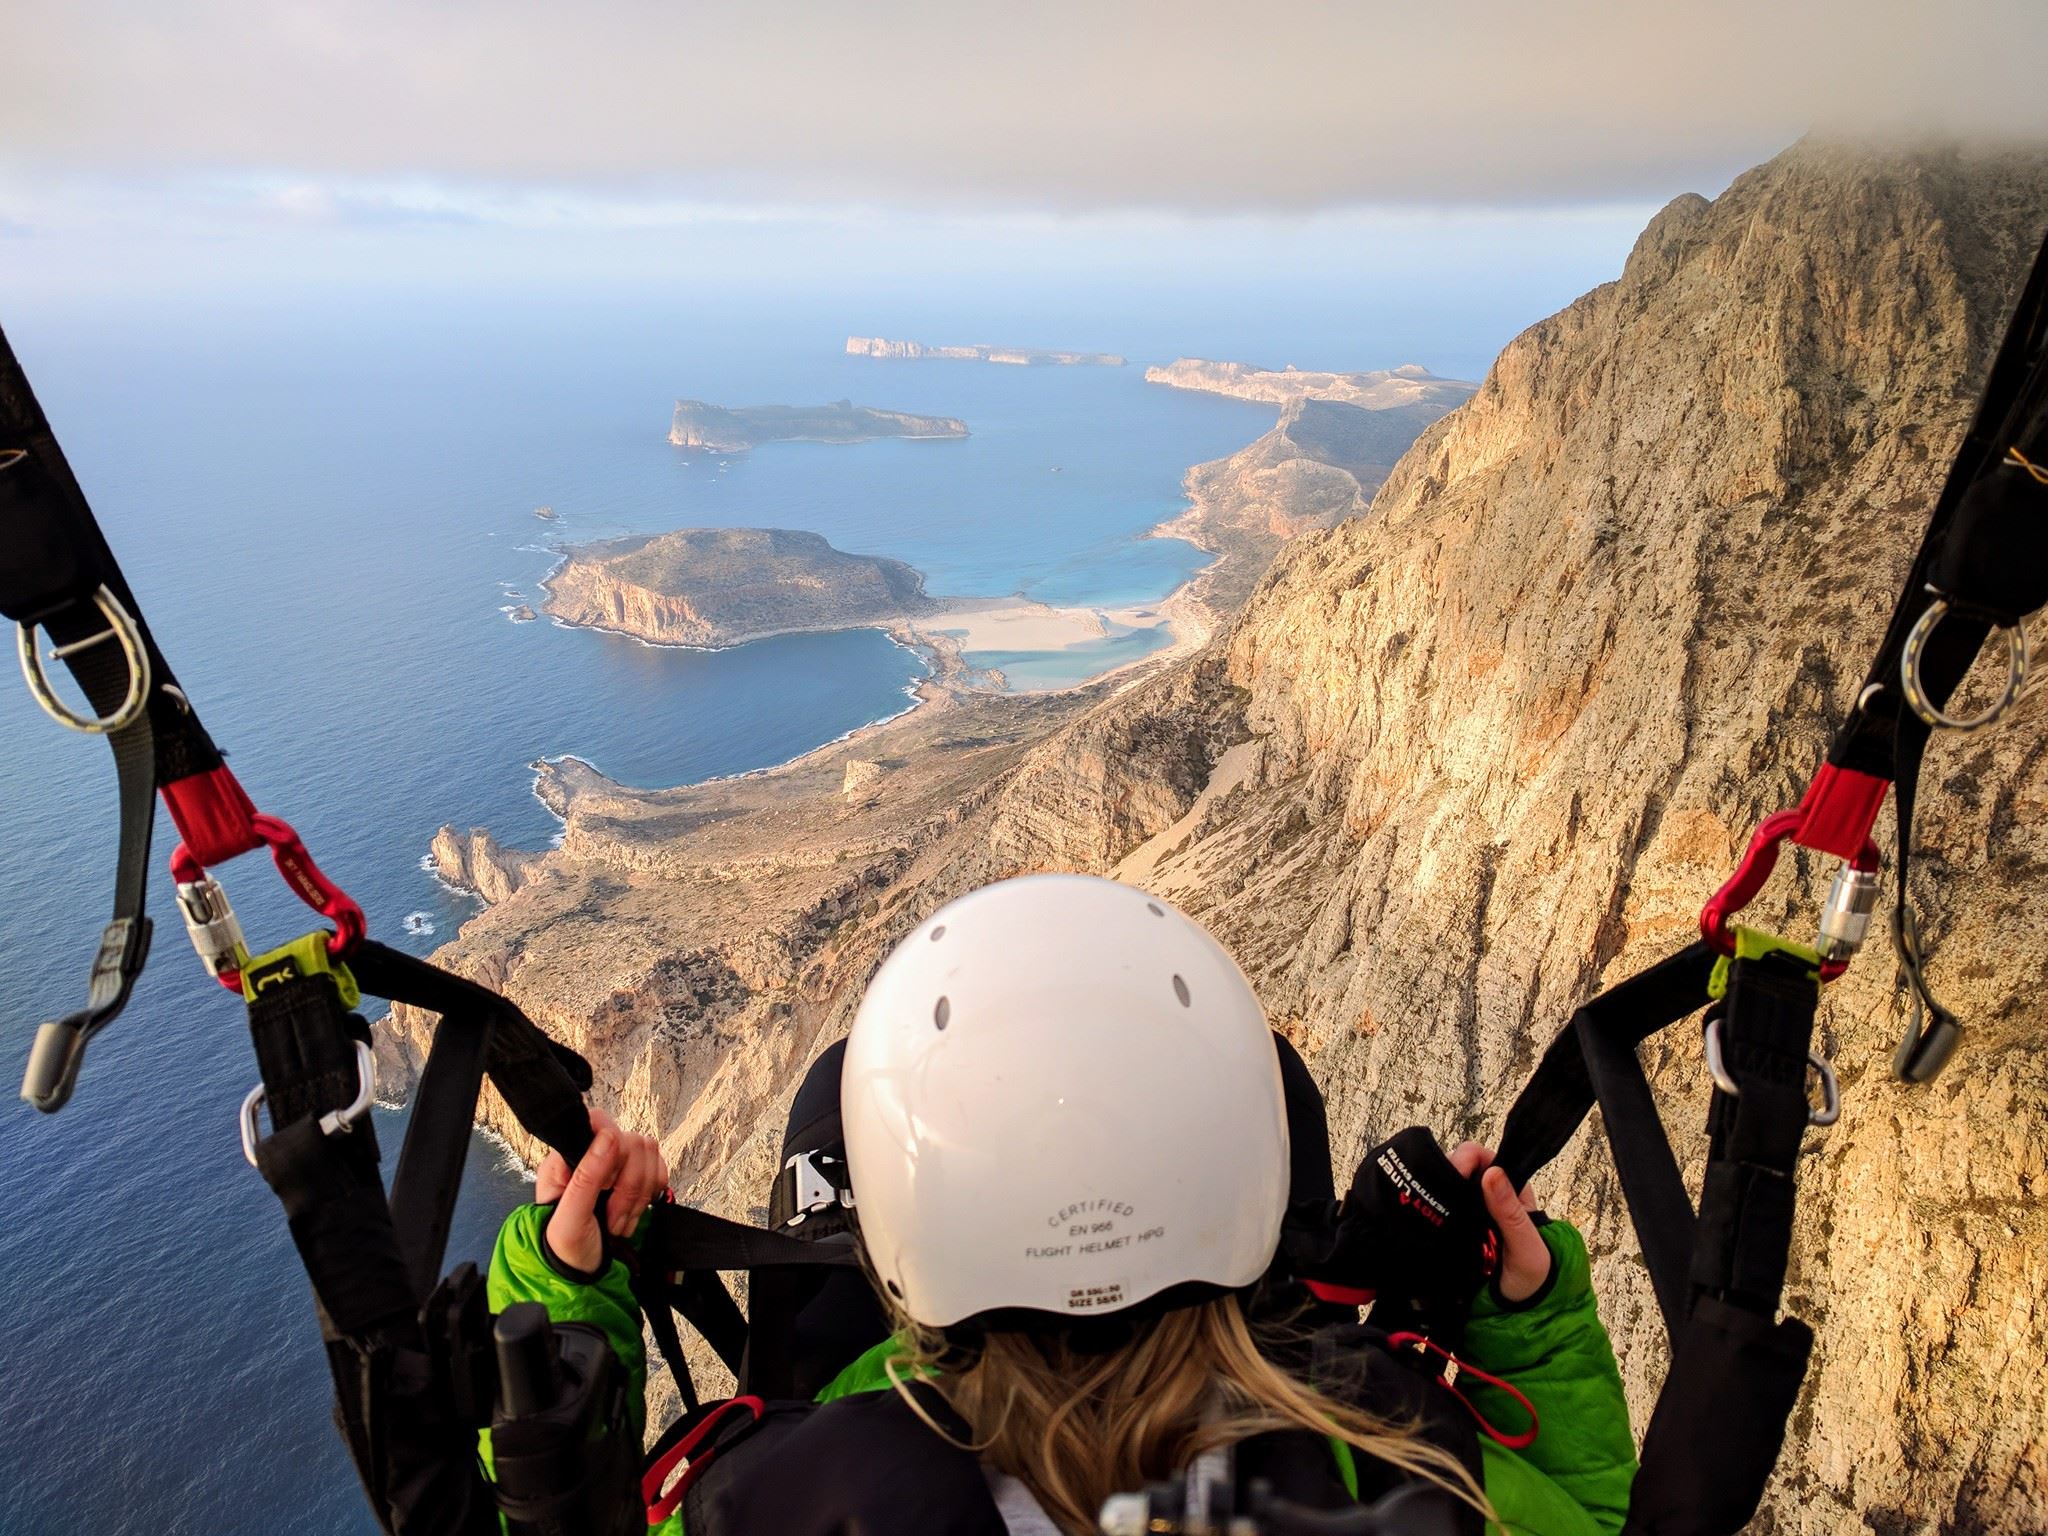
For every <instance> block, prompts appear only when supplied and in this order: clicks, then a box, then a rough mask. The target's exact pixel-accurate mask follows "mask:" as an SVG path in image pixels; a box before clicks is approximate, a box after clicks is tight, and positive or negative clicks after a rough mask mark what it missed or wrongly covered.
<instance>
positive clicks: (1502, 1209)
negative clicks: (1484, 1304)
mask: <svg viewBox="0 0 2048 1536" xmlns="http://www.w3.org/2000/svg"><path fill="white" fill-rule="evenodd" d="M1451 1166H1452V1167H1453V1168H1455V1169H1457V1170H1458V1172H1459V1173H1461V1174H1463V1175H1464V1176H1465V1177H1466V1178H1468V1179H1469V1178H1471V1177H1472V1176H1473V1175H1474V1174H1479V1175H1480V1178H1479V1193H1480V1194H1481V1195H1482V1196H1483V1197H1484V1198H1485V1200H1486V1213H1487V1214H1488V1215H1489V1216H1491V1217H1492V1218H1493V1224H1494V1225H1495V1226H1497V1227H1499V1228H1500V1237H1501V1256H1500V1275H1499V1277H1498V1278H1497V1279H1496V1280H1495V1282H1494V1283H1495V1285H1497V1286H1498V1287H1499V1289H1500V1294H1501V1299H1502V1300H1503V1301H1527V1300H1528V1299H1529V1298H1530V1297H1531V1296H1534V1295H1535V1294H1536V1293H1537V1291H1539V1290H1541V1289H1542V1288H1543V1282H1544V1281H1546V1280H1548V1279H1549V1278H1550V1245H1549V1244H1548V1243H1546V1242H1544V1241H1543V1234H1542V1233H1541V1232H1539V1231H1537V1230H1536V1223H1535V1222H1533V1221H1531V1220H1530V1219H1529V1213H1530V1212H1531V1211H1533V1210H1535V1209H1536V1197H1535V1196H1534V1195H1532V1194H1530V1193H1529V1191H1528V1190H1526V1189H1525V1190H1523V1191H1522V1192H1521V1193H1520V1194H1519V1195H1518V1194H1516V1193H1515V1186H1514V1183H1513V1181H1512V1180H1510V1179H1509V1178H1508V1176H1507V1174H1505V1173H1504V1172H1502V1171H1501V1170H1500V1169H1498V1168H1496V1167H1494V1166H1493V1152H1492V1149H1490V1148H1488V1147H1482V1146H1481V1145H1480V1144H1479V1143H1478V1142H1476V1141H1467V1142H1462V1143H1460V1144H1459V1146H1458V1149H1457V1150H1456V1151H1455V1152H1453V1153H1452V1154H1451ZM1482 1169H1483V1170H1484V1172H1483V1173H1482V1172H1481V1170H1482Z"/></svg>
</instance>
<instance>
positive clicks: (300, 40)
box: [0, 0, 2048, 372]
mask: <svg viewBox="0 0 2048 1536" xmlns="http://www.w3.org/2000/svg"><path fill="white" fill-rule="evenodd" d="M1992 39H1995V40H1996V45H1995V46H1987V41H1988V40H1992ZM8 47H9V53H10V89H9V91H8V92H7V93H6V94H5V95H4V96H0V285H4V288H5V291H6V292H7V294H8V307H7V313H8V316H9V317H10V318H11V319H12V320H14V321H16V322H24V323H26V324H28V325H30V326H31V327H32V326H33V325H35V324H36V323H38V321H39V319H40V318H41V317H43V316H55V315H68V316H70V317H72V318H73V319H77V318H80V317H88V318H89V317H92V316H96V315H101V314H105V313H111V312H112V311H115V310H125V311H133V310H135V309H138V308H143V309H147V308H150V307H152V306H162V305H166V304H169V305H177V306H189V305H199V306H201V307H204V308H208V309H217V310H221V311H223V312H230V311H232V312H244V311H249V312H254V311H262V310H264V309H265V308H266V307H267V308H268V309H271V310H275V309H278V308H280V307H283V308H287V309H295V308H303V307H305V306H307V305H312V306H314V307H316V308H317V307H319V306H321V305H346V304H354V303H357V302H358V301H364V302H372V303H382V302H387V301H396V300H411V299H418V300H420V301H423V302H429V303H447V304H457V305H463V304H484V305H488V304H493V303H495V304H500V305H502V304H504V303H507V302H519V303H524V304H533V303H537V302H547V303H570V304H578V303H591V302H596V301H598V300H599V299H602V298H607V297H608V298H610V299H614V300H616V301H617V302H618V303H619V304H621V305H633V304H639V305H645V304H648V303H650V302H652V300H653V299H654V297H655V296H657V295H660V294H662V293H664V292H682V291H694V292H697V293H699V294H720V295H730V296H733V297H734V298H736V299H738V300H742V301H748V302H751V301H753V300H758V299H765V298H769V297H775V296H780V295H787V294H794V293H801V294H802V295H803V296H804V297H805V298H807V299H809V300H813V301H815V302H816V304H817V305H818V307H819V309H820V313H821V323H823V321H822V316H823V315H824V314H825V313H827V312H830V313H832V314H834V315H835V316H837V322H836V323H839V324H843V326H844V327H846V328H856V329H885V328H888V327H890V326H892V325H895V324H897V323H899V317H900V322H901V323H916V322H918V321H919V320H920V317H922V316H925V315H927V314H929V315H931V316H932V317H933V318H932V322H931V323H936V324H943V323H945V316H946V314H947V313H948V310H949V306H950V308H951V310H957V311H958V312H959V313H960V314H961V315H962V316H963V321H962V323H966V320H967V318H969V317H971V316H972V315H974V314H977V313H985V312H988V311H989V310H991V309H992V308H993V307H995V305H996V304H997V303H998V302H1000V301H1002V300H1005V299H1009V300H1014V302H1015V304H1016V305H1017V306H1018V307H1020V308H1022V309H1024V310H1025V311H1026V312H1032V313H1043V314H1044V315H1045V316H1046V317H1047V319H1046V329H1045V330H1044V331H1043V332H1041V333H1038V334H1030V335H982V334H953V333H948V334H944V335H935V336H931V337H928V338H925V339H930V340H936V341H969V340H972V341H994V342H1005V343H1018V344H1038V345H1056V346H1079V347H1102V348H1111V349H1118V350H1128V351H1131V352H1132V353H1133V354H1134V355H1139V354H1142V353H1144V352H1145V351H1146V350H1147V341H1146V338H1145V337H1144V336H1142V335H1131V334H1126V333H1124V332H1123V331H1120V330H1118V329H1117V325H1118V322H1119V319H1120V317H1122V316H1124V315H1126V314H1128V313H1130V312H1131V311H1132V310H1133V309H1134V308H1147V309H1149V310H1151V311H1152V312H1154V313H1160V312H1163V311H1164V309H1165V308H1166V307H1168V306H1170V305H1173V304H1179V305H1180V306H1181V307H1182V308H1183V309H1184V310H1185V311H1186V312H1187V313H1189V314H1191V315H1193V314H1198V313H1201V312H1204V311H1206V312H1210V313H1213V314H1215V315H1217V316H1219V317H1227V316H1232V315H1254V314H1256V313H1259V312H1262V311H1263V310H1265V309H1266V308H1268V307H1269V306H1276V307H1277V308H1278V309H1280V310H1283V311H1285V310H1287V309H1288V308H1289V306H1292V307H1293V309H1294V310H1295V311H1298V312H1299V313H1300V315H1307V314H1309V313H1312V312H1314V310H1315V308H1316V306H1317V305H1318V304H1320V303H1322V302H1323V300H1322V299H1321V298H1319V297H1318V295H1325V294H1329V295H1336V294H1344V293H1349V294H1354V295H1370V296H1371V304H1372V306H1373V311H1374V313H1375V315H1379V316H1382V317H1384V318H1383V320H1375V321H1374V322H1373V324H1374V325H1380V324H1382V323H1386V324H1393V325H1394V327H1395V329H1396V331H1397V332H1398V331H1400V330H1401V329H1402V328H1403V327H1402V322H1403V321H1404V320H1412V321H1413V322H1414V323H1413V324H1412V326H1408V327H1407V329H1408V330H1411V331H1412V332H1413V333H1414V334H1417V335H1421V336H1441V338H1442V342H1441V346H1440V349H1439V351H1438V352H1437V353H1436V354H1435V355H1432V356H1422V355H1419V354H1416V353H1414V352H1413V351H1412V349H1410V350H1406V351H1404V350H1402V349H1401V346H1400V342H1401V340H1402V338H1401V336H1400V335H1396V336H1393V337H1390V338H1389V342H1388V345H1390V346H1393V347H1394V348H1395V350H1393V351H1387V352H1380V353H1377V354H1375V355H1373V356H1368V357H1360V356H1355V355H1352V354H1351V353H1350V352H1348V351H1346V352H1342V353H1338V354H1336V355H1333V354H1332V352H1324V353H1322V354H1320V355H1315V356H1301V357H1298V358H1287V357H1276V356H1262V357H1260V358H1257V359H1255V360H1259V361H1266V362H1271V363H1276V364H1277V363H1280V362H1284V361H1300V362H1302V363H1303V364H1304V365H1305V366H1325V367H1330V366H1361V367H1362V366H1376V365H1385V364H1389V363H1394V362H1400V361H1405V360H1409V359H1410V358H1411V357H1412V358H1414V360H1419V361H1423V362H1426V363H1429V364H1430V365H1431V366H1434V367H1436V368H1438V369H1439V371H1450V372H1473V371H1475V370H1476V369H1477V368H1480V367H1483V366H1484V362H1485V360H1486V359H1487V358H1488V357H1490V356H1491V354H1492V351H1493V350H1494V349H1495V348H1497V347H1498V346H1499V345H1500V344H1501V342H1503V341H1505V340H1506V338H1507V337H1508V336H1509V335H1511V334H1513V332H1514V331H1515V330H1517V329H1519V328H1520V325H1522V324H1525V323H1527V322H1528V321H1530V320H1533V319H1535V318H1536V317H1538V316H1539V315H1541V314H1544V313H1547V312H1548V311H1549V310H1551V309H1553V308H1555V307H1556V306H1557V305H1559V304H1561V303H1564V302H1566V301H1568V300H1569V299H1570V298H1572V297H1573V296H1575V295H1576V294H1577V293H1579V292H1581V291H1583V290H1584V289H1585V288H1587V287H1590V286H1592V285H1593V284H1595V283H1597V282H1600V281H1603V280H1605V279H1606V278H1608V277H1611V276H1613V275H1614V273H1615V272H1616V271H1617V270H1618V269H1619V264H1620V261H1621V259H1622V257H1623V256H1624V255H1625V254H1626V252H1627V250H1628V248H1629V245H1630V244H1631V243H1632V241H1633V239H1634V237H1635V235H1636V233H1637V232H1638V231H1639V230H1640V229H1641V227H1642V225H1643V224H1644V222H1645V221H1646V220H1647V219H1648V218H1649V216H1650V215H1651V214H1652V213H1653V212H1654V211H1655V210H1656V209H1657V208H1658V207H1660V206H1661V205H1663V204H1664V203H1665V202H1667V201H1668V200H1669V199H1670V198H1672V197H1673V196H1676V195H1678V194H1679V193H1682V192H1701V193H1705V194H1707V195H1710V196H1711V195H1713V194H1715V193H1717V192H1719V191H1720V190H1721V189H1722V188H1723V187H1725V185H1726V184H1727V182H1728V181H1729V180H1730V179H1731V178H1732V177H1733V176H1734V175H1735V174H1737V173H1738V172H1740V171H1741V170H1742V169H1744V168H1745V167H1747V166H1749V165H1751V164H1754V163H1756V162H1758V161H1760V160H1763V159H1766V158H1768V157H1769V156H1770V155H1772V154H1774V153H1776V152H1777V151H1779V150H1780V149H1782V148H1783V147H1784V146H1785V145H1786V144H1788V143H1790V142H1792V141H1793V140H1795V139H1797V138H1799V137H1800V136H1802V135H1804V134H1806V133H1809V132H1818V133H1822V134H1826V135H1859V136H1869V135H1880V136H1886V137H1893V138H1896V137H1898V136H1901V135H1913V136H1923V135H1967V136H1971V137H1974V138H1984V137H1993V138H1999V139H2009V140H2032V141H2048V93H2043V92H2041V91H2040V90H2039V89H2038V79H2039V66H2040V64H2041V62H2042V61H2043V59H2044V58H2048V7H2043V6H2040V5H2038V4H2031V3H2024V0H1962V3H1959V4H1949V5H1936V4H1933V3H1921V0H1862V3H1855V0H1811V3H1805V4H1798V5H1791V6H1785V5H1776V4H1769V3H1766V0H1732V3H1726V4H1715V5H1709V4H1705V3H1690V4H1686V5H1682V6H1675V7H1660V8H1656V9H1654V11H1653V10H1650V9H1648V8H1643V9H1625V8H1621V7H1616V6H1611V5H1600V4H1594V3H1589V0H1565V3H1559V4H1552V5H1546V6H1541V7H1530V6H1527V5H1521V6H1517V5H1513V4H1509V3H1505V0H1475V3H1471V4H1467V5H1465V6H1463V7H1460V8H1459V9H1458V10H1457V11H1456V12H1455V13H1445V12H1440V11H1439V12H1420V11H1395V10H1392V9H1388V8H1384V7H1369V6H1337V5H1293V6H1284V7H1277V8H1276V7H1260V8H1252V7H1249V6H1243V5H1231V4H1223V3H1216V0H1200V3H1190V4H1173V5H1167V4H1155V3H1134V4H1127V5H1123V6H1118V7H1101V6H1093V5H1085V4H1080V3H1077V0H1054V3H1050V4H1047V5H1043V6H1037V7H1032V8H1030V9H1029V10H1028V11H1024V10H1018V9H1015V8H1006V7H997V6H989V5H968V6H953V7H948V8H943V9H942V8H939V7H935V6H930V5H924V4H916V3H908V0H893V3H880V4H877V5H872V6H868V7H863V8H862V9H861V10H860V11H859V12H858V13H855V12H850V11H845V10H837V9H834V10H828V9H825V8H811V7H791V6H758V7H750V8H741V9H739V10H734V9H732V8H722V7H715V6H710V5H703V4H668V5H656V4H653V3H649V0H600V3H595V4H591V5H584V6H578V7H576V8H574V10H573V11H570V10H563V9H559V8H548V7H540V6H525V5H521V6H504V7H493V8H489V9H484V8H454V7H439V6H425V7H423V6H416V5H405V4H401V3H399V0H362V3H353V4H342V3H340V0H309V3H303V4H295V5H291V6H274V5H265V4H257V3H253V0H199V3H195V4H193V5H189V6H182V7H180V8H179V10H178V12H177V14H176V16H175V17H171V16H169V15H167V14H166V13H164V12H162V11H161V9H160V8H158V7H155V6H151V5H147V4H144V3H142V0H79V3H72V4H65V5H62V6H58V5H51V4H30V5H28V6H27V7H26V8H25V9H24V11H23V13H22V14H21V15H20V16H19V18H18V21H17V24H16V25H15V26H14V27H12V28H11V30H10V35H9V39H8ZM1283 289H1287V290H1291V291H1288V292H1283V291H1282V290H1283ZM1361 302H1362V301H1361ZM1431 311H1435V312H1436V313H1437V314H1438V315H1439V316H1440V319H1433V318H1431V315H1430V312H1431ZM1300 329H1301V326H1300V325H1299V324H1298V323H1297V322H1296V320H1289V321H1288V322H1287V323H1286V324H1284V325H1282V326H1281V327H1280V328H1279V331H1278V332H1277V333H1276V334H1277V335H1279V336H1282V337H1288V336H1292V335H1293V334H1294V333H1295V332H1296V331H1297V330H1300ZM1338 329H1339V330H1341V329H1342V326H1341V324H1340V325H1339V326H1338ZM1211 334H1214V335H1215V336H1216V337H1217V344H1218V345H1222V344H1224V343H1226V342H1228V341H1229V339H1230V338H1231V336H1232V335H1233V334H1234V332H1233V331H1231V330H1230V329H1229V328H1228V327H1222V328H1211V329H1209V330H1203V329H1201V328H1199V327H1196V328H1191V329H1190V330H1189V332H1188V335H1189V337H1190V338H1191V339H1193V340H1199V339H1200V338H1201V337H1204V336H1208V335H1211ZM1159 338H1160V344H1161V346H1164V347H1166V348H1167V349H1168V350H1176V349H1177V346H1176V345H1175V344H1174V343H1175V338H1174V337H1172V336H1170V335H1169V334H1168V333H1167V331H1166V330H1165V329H1164V328H1161V329H1160V330H1159ZM1253 339H1254V340H1256V335H1255V334H1254V337H1253ZM1180 344H1186V343H1180ZM1274 344H1275V345H1277V344H1279V343H1278V342H1275V343H1274ZM1333 350H1334V349H1333Z"/></svg>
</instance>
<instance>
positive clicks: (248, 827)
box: [159, 763, 263, 869]
mask: <svg viewBox="0 0 2048 1536" xmlns="http://www.w3.org/2000/svg"><path fill="white" fill-rule="evenodd" d="M159 792H160V793H161V794H162V795H163V797H164V808H165V809H166V810H168V811H169V812H170V813H171V822H172V824H173V825H174V826H176V827H177V829H178V836H179V838H180V839H182V840H183V842H184V845H185V846H186V847H187V848H189V849H191V850H192V857H193V858H195V859H197V860H198V861H199V864H200V867H201V868H202V869H203V868H204V867H205V866H207V865H209V864H225V863H227V861H228V860H229V859H232V858H234V857H235V856H236V855H237V854H242V853H247V852H248V851H249V850H250V849H252V848H254V847H256V846H257V845H258V844H260V843H261V842H262V841H263V839H262V838H260V837H258V836H257V835H256V829H255V827H254V826H253V825H252V823H253V822H254V821H255V819H256V806H255V803H254V802H253V801H251V800H250V798H249V794H248V791H247V790H245V789H243V788H242V785H241V781H240V780H238V779H237V778H236V777H235V775H234V773H233V771H232V770H231V769H229V767H228V765H227V764H226V763H222V764H221V765H220V766H219V767H217V768H211V769H208V770H207V771H206V772H205V773H194V774H189V775H187V776H186V777H185V778H182V779H173V780H172V781H171V782H170V783H168V784H165V785H163V786H162V787H161V789H160V791H159Z"/></svg>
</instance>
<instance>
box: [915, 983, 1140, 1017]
mask: <svg viewBox="0 0 2048 1536" xmlns="http://www.w3.org/2000/svg"><path fill="white" fill-rule="evenodd" d="M1174 979H1175V980H1179V978H1178V977H1176V978H1174ZM952 1021H953V1005H952V1004H951V1003H950V1002H948V1001H947V1000H946V999H945V998H943V997H942V998H940V999H939V1005H938V1006H937V1007H936V1008H934V1009H932V1022H933V1023H934V1024H936V1025H938V1026H939V1028H941V1029H944V1028H945V1027H946V1026H947V1025H948V1024H950V1023H951V1022H952Z"/></svg>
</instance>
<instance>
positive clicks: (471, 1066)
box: [391, 1011, 495, 1297]
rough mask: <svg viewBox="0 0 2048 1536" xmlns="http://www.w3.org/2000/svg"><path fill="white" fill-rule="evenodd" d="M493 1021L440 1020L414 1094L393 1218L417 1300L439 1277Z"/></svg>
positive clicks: (480, 1017) (469, 1016)
mask: <svg viewBox="0 0 2048 1536" xmlns="http://www.w3.org/2000/svg"><path fill="white" fill-rule="evenodd" d="M494 1022H495V1021H494V1017H493V1015H492V1014H490V1013H483V1012H472V1011H462V1012H456V1013H446V1014H443V1015H442V1016H441V1022H440V1024H439V1025H437V1026H436V1027H435V1029H434V1043H433V1048H432V1049H431V1050H429V1051H428V1052H427V1061H426V1065H425V1066H424V1067H423V1068H421V1070H420V1080H419V1086H418V1087H417V1088H416V1089H414V1091H413V1099H412V1120H411V1122H410V1124H408V1125H407V1126H406V1130H405V1141H404V1144H403V1145H401V1146H400V1147H399V1149H398V1170H397V1172H396V1173H395V1174H394V1175H393V1176H392V1180H391V1220H392V1225H393V1227H394V1228H395V1229H396V1230H397V1233H398V1243H399V1247H400V1248H401V1249H402V1250H403V1251H404V1253H405V1257H406V1264H407V1267H408V1268H409V1269H410V1271H411V1273H412V1281H413V1291H414V1294H415V1295H418V1296H422V1297H424V1296H425V1295H427V1294H428V1292H430V1291H432V1290H433V1288H434V1286H435V1284H436V1282H438V1281H439V1279H440V1277H441V1260H442V1257H443V1256H444V1255H445V1254H446V1253H447V1251H448V1229H449V1227H450V1226H451V1225H452V1224H453V1222H454V1220H455V1200H456V1196H457V1195H458V1194H459V1193H460V1192H461V1188H462V1166H463V1164H464V1162H466V1161H467V1159H468V1154H469V1137H470V1133H471V1131H472V1130H473V1129H474V1128H475V1126H476V1100H477V1093H478V1091H479V1090H480V1089H481V1088H482V1087H483V1081H484V1065H485V1061H486V1059H487V1057H488V1055H489V1052H490V1046H491V1037H492V1034H493V1033H494V1031H493V1028H492V1026H493V1023H494Z"/></svg>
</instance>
